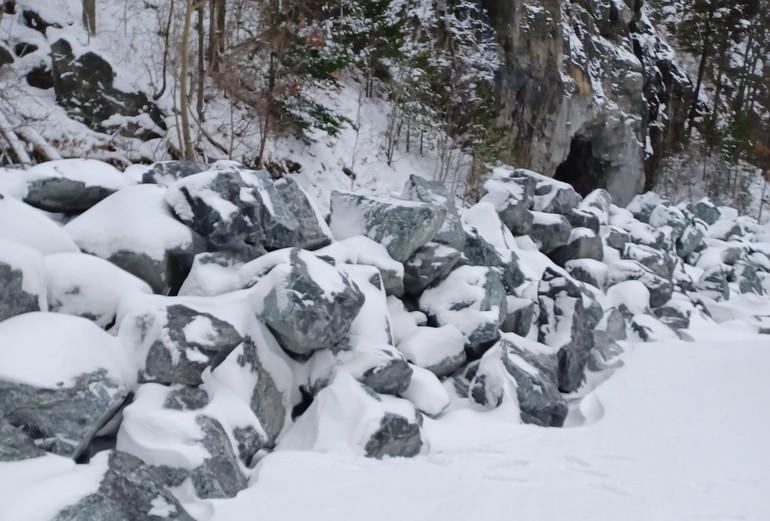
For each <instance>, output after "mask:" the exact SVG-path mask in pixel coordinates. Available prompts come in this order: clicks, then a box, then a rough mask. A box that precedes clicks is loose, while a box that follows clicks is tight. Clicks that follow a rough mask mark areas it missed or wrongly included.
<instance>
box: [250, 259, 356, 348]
mask: <svg viewBox="0 0 770 521" xmlns="http://www.w3.org/2000/svg"><path fill="white" fill-rule="evenodd" d="M255 290H256V294H255V302H256V304H255V306H256V312H257V314H258V316H260V317H261V318H262V320H264V322H265V323H266V324H267V326H268V327H269V328H270V329H271V330H272V331H273V333H274V334H275V335H276V336H277V337H278V340H279V342H280V343H281V345H282V346H283V348H284V349H287V350H289V351H291V352H293V353H295V354H298V355H308V354H310V353H311V352H312V351H315V350H318V349H328V348H330V347H333V346H335V345H336V344H338V343H339V342H340V341H342V340H343V339H344V338H345V337H346V336H347V334H348V332H349V331H350V326H351V324H352V323H353V320H354V319H355V317H356V316H357V315H358V312H359V311H360V310H361V307H362V306H363V305H364V298H365V297H364V294H363V293H362V292H361V290H360V289H359V288H358V287H357V286H356V285H355V284H354V283H352V282H351V281H350V279H349V278H348V276H347V275H345V274H343V273H341V272H340V271H339V270H337V269H336V268H335V267H334V266H331V265H329V264H327V263H326V262H324V261H322V260H320V259H319V258H318V257H316V256H314V255H313V254H312V253H310V252H306V251H302V250H292V251H291V255H290V263H285V264H279V265H277V266H275V267H274V268H273V269H272V270H271V271H270V273H269V274H267V275H266V276H265V277H264V278H262V279H261V280H260V281H259V283H257V285H256V286H255Z"/></svg>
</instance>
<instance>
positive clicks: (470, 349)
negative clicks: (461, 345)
mask: <svg viewBox="0 0 770 521" xmlns="http://www.w3.org/2000/svg"><path fill="white" fill-rule="evenodd" d="M505 297H506V295H505V288H504V287H503V285H502V282H501V280H500V276H499V275H498V274H497V272H496V271H495V270H493V269H492V268H485V267H482V266H460V267H459V268H457V269H455V270H454V271H453V272H452V273H450V274H449V276H448V277H447V278H446V279H444V280H443V281H442V282H441V283H440V284H439V285H438V286H436V287H433V288H430V289H428V290H426V291H425V292H424V293H423V294H422V296H421V297H420V309H421V310H423V311H425V312H426V313H427V314H428V316H429V317H431V318H432V320H433V321H435V323H436V324H438V325H439V326H445V325H450V324H451V325H454V326H456V327H457V328H458V329H459V330H460V331H461V332H462V333H463V334H464V335H465V337H466V343H465V349H466V353H467V354H468V355H469V356H470V357H472V358H478V357H479V356H481V354H482V353H483V352H484V351H485V350H486V349H488V348H489V347H490V346H491V345H492V344H493V343H495V342H496V341H497V339H498V338H499V336H500V332H499V330H498V328H499V327H500V324H502V321H503V318H504V317H505V306H506V298H505Z"/></svg>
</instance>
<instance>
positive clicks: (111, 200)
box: [50, 185, 202, 293]
mask: <svg viewBox="0 0 770 521" xmlns="http://www.w3.org/2000/svg"><path fill="white" fill-rule="evenodd" d="M165 192H166V190H165V189H164V188H161V187H159V186H155V185H136V186H130V187H128V188H124V189H123V190H120V191H118V192H116V193H114V194H112V195H111V196H109V197H107V198H106V199H104V200H103V201H101V202H100V203H98V204H96V205H95V206H93V207H91V209H89V210H88V211H86V212H85V213H83V214H81V215H80V216H78V217H76V218H75V219H73V220H72V221H70V222H69V223H67V225H65V226H64V230H65V231H66V232H67V233H69V235H70V236H71V237H72V238H73V239H74V240H75V242H76V243H77V244H78V246H80V248H82V249H83V251H84V252H87V253H91V254H93V255H96V256H97V257H101V258H103V259H106V260H108V261H110V262H112V263H113V264H115V265H117V266H119V267H121V268H123V269H124V270H126V271H127V272H129V273H131V274H133V275H136V276H137V277H139V278H140V279H142V280H144V281H145V282H146V283H148V284H149V285H150V287H151V288H152V289H153V291H155V292H156V293H169V292H173V291H175V290H176V289H177V288H179V286H180V285H181V284H182V281H183V280H184V278H185V276H186V275H187V272H188V271H189V269H190V265H191V264H192V259H193V256H194V255H195V253H196V252H197V250H199V249H200V248H201V246H202V245H201V244H200V242H199V239H198V238H196V236H195V235H194V234H193V232H192V231H190V229H188V228H187V227H186V226H185V225H183V224H182V223H180V222H179V221H177V220H176V219H174V217H173V216H172V215H171V212H170V211H169V208H168V205H167V204H166V203H165V201H164V199H163V198H164V195H165ZM50 253H53V252H50Z"/></svg>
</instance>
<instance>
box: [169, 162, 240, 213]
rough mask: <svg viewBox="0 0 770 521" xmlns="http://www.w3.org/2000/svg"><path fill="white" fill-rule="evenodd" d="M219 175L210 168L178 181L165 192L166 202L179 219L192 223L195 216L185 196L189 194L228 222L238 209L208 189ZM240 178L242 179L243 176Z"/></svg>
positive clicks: (217, 171) (218, 172)
mask: <svg viewBox="0 0 770 521" xmlns="http://www.w3.org/2000/svg"><path fill="white" fill-rule="evenodd" d="M220 174H221V172H220V171H219V170H217V169H216V168H212V169H211V170H209V171H207V172H201V173H199V174H194V175H191V176H188V177H185V178H183V179H180V180H179V181H177V182H176V183H174V184H173V185H171V186H170V187H169V189H168V191H167V192H166V202H167V203H168V204H169V206H171V207H172V208H173V209H174V213H176V214H177V215H178V216H179V217H180V218H181V219H184V220H185V221H192V220H193V217H194V216H195V214H194V212H193V209H192V206H191V202H190V201H189V200H188V198H187V195H185V194H190V195H191V196H192V197H196V198H199V199H200V200H201V201H202V202H203V204H204V205H206V206H207V207H209V208H212V209H213V210H216V212H217V213H218V214H219V215H220V217H221V218H222V220H223V221H224V222H228V221H229V220H230V219H231V217H232V215H233V214H235V213H237V212H238V207H237V206H236V205H235V204H233V203H231V202H230V201H228V200H226V199H224V198H223V197H222V194H220V193H218V192H216V191H215V190H212V189H211V188H210V186H211V185H212V184H213V183H214V180H215V179H216V178H217V177H218V176H219V175H220ZM241 177H242V178H244V176H243V175H241ZM244 181H245V179H244ZM241 193H243V189H241Z"/></svg>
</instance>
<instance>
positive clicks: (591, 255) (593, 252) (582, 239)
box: [549, 228, 604, 266]
mask: <svg viewBox="0 0 770 521" xmlns="http://www.w3.org/2000/svg"><path fill="white" fill-rule="evenodd" d="M549 257H550V258H551V260H553V261H554V262H555V263H556V264H558V265H559V266H564V265H565V264H566V263H567V262H569V261H571V260H575V259H594V260H597V261H601V260H602V259H603V258H604V246H603V244H602V240H601V239H600V238H599V237H598V236H597V235H596V234H595V233H594V232H593V231H591V230H589V229H588V228H575V229H573V230H572V233H571V236H570V239H569V242H567V244H565V245H564V246H560V247H558V248H556V249H555V250H553V251H552V252H551V253H550V254H549Z"/></svg>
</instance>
